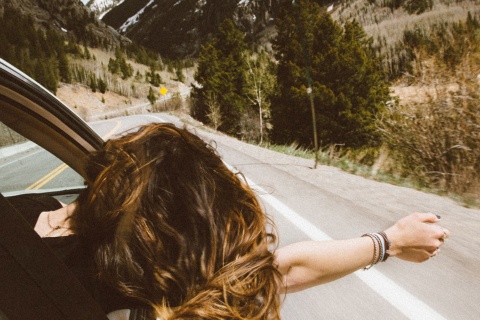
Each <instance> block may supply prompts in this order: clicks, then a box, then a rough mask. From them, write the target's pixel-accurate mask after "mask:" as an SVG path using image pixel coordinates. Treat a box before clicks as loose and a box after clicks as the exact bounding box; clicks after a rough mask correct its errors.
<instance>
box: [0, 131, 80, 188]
mask: <svg viewBox="0 0 480 320" xmlns="http://www.w3.org/2000/svg"><path fill="white" fill-rule="evenodd" d="M83 186H84V179H83V178H82V176H80V175H79V174H78V173H77V172H75V171H74V170H73V169H71V168H70V167H69V166H68V165H67V164H65V163H64V162H62V161H61V160H60V159H58V158H57V157H55V156H54V155H53V154H51V153H50V152H48V151H47V150H45V149H43V148H42V147H40V146H38V145H37V144H35V143H34V142H32V141H29V140H28V139H26V138H24V137H23V136H21V135H20V134H18V133H17V132H15V131H14V130H12V129H11V128H9V127H8V126H6V125H5V124H4V123H2V122H0V191H1V192H2V193H3V194H6V195H9V194H12V195H13V194H18V193H25V192H57V193H61V192H62V191H65V190H69V189H78V188H83Z"/></svg>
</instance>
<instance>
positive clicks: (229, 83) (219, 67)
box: [192, 19, 248, 134]
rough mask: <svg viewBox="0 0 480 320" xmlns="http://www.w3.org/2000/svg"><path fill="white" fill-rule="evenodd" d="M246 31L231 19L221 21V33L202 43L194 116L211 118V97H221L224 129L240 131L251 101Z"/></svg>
mask: <svg viewBox="0 0 480 320" xmlns="http://www.w3.org/2000/svg"><path fill="white" fill-rule="evenodd" d="M245 50H246V43H245V40H244V37H243V34H242V33H241V32H240V31H239V30H238V29H237V28H235V26H234V24H233V22H232V21H231V20H229V19H227V20H225V21H224V22H223V23H221V25H220V28H219V31H218V35H217V37H216V38H214V39H212V40H211V41H210V42H209V43H207V44H205V45H203V46H202V50H201V52H200V58H199V64H198V69H197V72H196V74H195V80H196V82H197V83H198V84H199V86H196V87H195V88H194V89H193V92H192V97H193V100H194V106H193V108H192V116H193V117H195V118H197V119H199V120H200V121H204V122H208V117H207V114H208V103H207V101H208V99H209V97H212V96H215V97H217V100H218V104H219V105H220V109H221V110H220V113H221V114H222V121H221V123H222V124H221V126H220V128H219V129H220V130H222V131H224V132H227V133H230V134H238V132H239V123H240V118H241V115H242V113H243V112H244V110H245V108H246V105H247V104H248V103H247V101H246V98H245V97H244V95H243V88H244V85H245V78H244V75H245V70H246V69H247V67H246V64H245V59H244V58H243V53H244V51H245Z"/></svg>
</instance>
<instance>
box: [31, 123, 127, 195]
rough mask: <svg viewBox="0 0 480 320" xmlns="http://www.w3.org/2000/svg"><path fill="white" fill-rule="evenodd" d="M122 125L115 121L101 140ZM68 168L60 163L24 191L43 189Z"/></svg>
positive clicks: (105, 138)
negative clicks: (113, 125)
mask: <svg viewBox="0 0 480 320" xmlns="http://www.w3.org/2000/svg"><path fill="white" fill-rule="evenodd" d="M121 125H122V122H121V121H120V120H116V125H115V127H114V128H113V129H112V130H110V131H109V132H108V133H107V134H105V135H104V136H103V137H102V139H103V140H107V139H108V138H110V137H111V136H112V135H113V134H114V133H115V132H116V131H117V130H118V128H120V126H121ZM67 168H68V166H67V165H66V164H65V163H62V164H61V165H59V166H58V167H56V168H55V169H53V170H52V171H50V172H49V173H47V174H46V175H45V176H43V177H42V178H40V179H39V180H38V181H36V182H35V183H33V184H32V185H30V186H28V187H27V188H26V189H25V190H37V189H40V188H41V187H43V186H44V185H45V184H47V183H48V182H49V181H52V179H53V178H55V177H56V176H58V175H59V174H60V173H62V172H63V171H65V169H67Z"/></svg>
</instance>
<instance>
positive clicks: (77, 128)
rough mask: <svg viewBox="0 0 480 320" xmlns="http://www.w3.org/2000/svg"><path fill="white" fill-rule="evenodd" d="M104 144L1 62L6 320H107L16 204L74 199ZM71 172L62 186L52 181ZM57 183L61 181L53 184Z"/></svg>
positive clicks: (1, 253)
mask: <svg viewBox="0 0 480 320" xmlns="http://www.w3.org/2000/svg"><path fill="white" fill-rule="evenodd" d="M103 143H104V141H103V139H102V138H101V137H100V136H99V135H98V134H97V133H96V132H95V131H94V130H93V129H92V128H91V127H90V126H89V125H88V124H87V123H85V121H83V120H82V119H81V118H80V117H79V116H77V115H76V114H75V113H74V112H73V111H71V110H70V109H69V108H68V107H67V106H66V105H65V104H63V103H62V102H61V101H60V100H59V99H57V98H56V97H55V96H54V95H53V94H51V93H50V92H49V91H47V90H46V89H45V88H44V87H42V86H41V85H39V84H38V83H37V82H35V81H34V80H32V79H31V78H30V77H29V76H27V75H26V74H24V73H23V72H21V71H20V70H18V69H17V68H15V67H14V66H12V65H10V64H9V63H8V62H6V61H4V60H1V59H0V177H1V179H0V192H1V194H0V228H2V231H0V270H1V272H0V320H17V319H18V320H24V319H37V320H43V319H49V320H56V319H58V320H60V319H63V320H64V319H78V320H80V319H89V320H90V319H92V320H94V319H108V318H107V316H106V315H105V314H104V313H103V311H102V310H101V308H100V307H99V306H98V305H97V304H96V302H95V301H94V300H93V298H92V297H91V296H90V294H89V293H88V292H87V291H86V290H85V288H83V287H82V285H81V284H80V282H79V281H78V280H77V279H76V278H75V277H74V276H73V275H72V274H71V272H70V270H69V269H68V268H67V267H66V266H65V265H64V264H63V263H62V262H61V261H60V260H59V259H58V258H57V257H56V256H55V254H54V253H53V252H52V251H51V250H50V249H49V248H48V247H47V246H46V245H45V244H44V243H43V241H42V240H41V238H40V237H39V236H38V235H37V234H36V233H35V231H34V230H33V229H32V228H31V227H30V226H29V225H28V224H27V223H26V221H25V220H24V219H23V218H22V216H20V215H19V214H18V212H17V211H16V210H15V208H13V206H11V204H10V202H9V200H8V199H9V198H10V197H12V196H15V195H19V194H22V193H41V194H48V195H51V196H55V197H57V198H58V199H59V200H61V201H63V202H71V201H73V200H74V199H75V198H76V196H77V195H78V194H79V192H81V191H82V190H83V189H84V188H85V186H84V169H83V167H84V166H83V165H84V161H85V159H86V156H87V155H88V154H89V153H90V152H92V151H95V150H98V149H99V148H100V147H101V146H102V145H103ZM59 172H65V173H66V174H65V176H66V178H65V179H61V181H60V182H58V181H56V179H53V177H56V175H58V173H59ZM54 180H55V181H54Z"/></svg>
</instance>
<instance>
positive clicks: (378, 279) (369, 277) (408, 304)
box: [226, 164, 446, 320]
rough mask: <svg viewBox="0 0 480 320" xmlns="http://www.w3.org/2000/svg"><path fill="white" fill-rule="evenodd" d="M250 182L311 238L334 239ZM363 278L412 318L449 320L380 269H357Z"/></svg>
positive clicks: (261, 194) (263, 197)
mask: <svg viewBox="0 0 480 320" xmlns="http://www.w3.org/2000/svg"><path fill="white" fill-rule="evenodd" d="M226 165H227V167H228V168H230V170H232V171H233V172H236V171H237V170H235V169H234V168H233V167H232V166H230V165H228V164H226ZM245 179H246V180H247V183H248V185H249V186H250V187H251V188H252V189H254V190H256V191H258V192H257V193H258V195H259V197H260V198H261V199H263V200H264V201H265V202H266V203H268V204H269V205H270V206H272V207H273V208H274V209H275V210H276V211H277V212H278V213H280V214H281V215H282V216H284V217H285V218H286V219H288V220H289V221H290V222H291V223H292V224H293V225H294V226H296V227H297V228H298V229H300V230H301V231H302V232H304V233H305V234H306V235H307V236H308V237H309V238H310V239H312V240H315V241H322V240H332V237H330V236H329V235H327V234H326V233H325V232H323V231H322V230H320V229H319V228H317V227H316V226H315V225H314V224H312V223H311V222H309V221H308V220H307V219H305V218H303V217H302V216H300V215H299V214H298V213H296V212H295V211H293V210H292V209H290V208H289V207H287V206H286V205H285V204H283V203H282V202H280V201H279V200H278V199H277V198H275V197H274V196H272V195H271V194H269V193H268V192H267V191H265V190H264V189H263V188H261V187H260V186H258V185H257V184H256V183H255V182H253V181H252V180H250V179H249V178H247V177H245ZM354 275H356V276H357V277H358V278H359V279H360V280H362V281H363V282H364V283H365V284H366V285H368V286H369V287H370V288H371V289H372V290H374V291H375V292H376V293H378V294H379V295H380V297H382V298H383V299H385V300H387V301H388V302H389V303H390V304H391V305H392V306H393V307H395V308H396V309H397V310H398V311H400V312H401V313H403V314H404V315H405V316H406V317H407V318H408V319H412V320H446V319H445V318H444V317H443V316H441V315H440V314H439V313H438V312H436V311H435V310H433V309H432V308H431V307H429V306H428V305H427V304H425V303H423V302H422V301H420V300H419V299H418V298H417V297H415V296H414V295H412V294H411V293H409V292H408V291H407V290H405V289H404V288H402V287H401V286H399V285H398V284H397V283H395V282H394V281H392V280H391V279H390V278H388V277H386V276H385V275H383V274H382V273H381V272H379V271H377V270H372V269H370V270H368V271H363V270H360V271H357V272H355V273H354Z"/></svg>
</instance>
